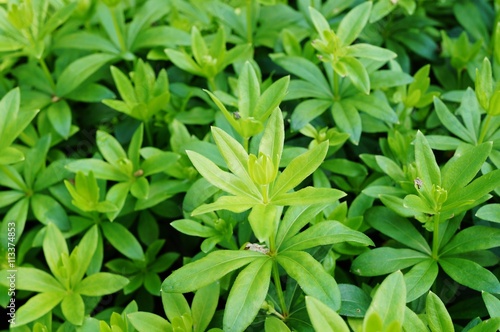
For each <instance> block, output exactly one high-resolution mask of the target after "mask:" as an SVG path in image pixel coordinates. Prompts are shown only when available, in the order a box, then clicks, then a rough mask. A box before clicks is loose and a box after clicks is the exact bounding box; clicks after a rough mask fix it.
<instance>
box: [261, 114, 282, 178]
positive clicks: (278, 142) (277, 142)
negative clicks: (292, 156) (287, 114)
mask: <svg viewBox="0 0 500 332" xmlns="http://www.w3.org/2000/svg"><path fill="white" fill-rule="evenodd" d="M284 144H285V127H284V122H283V114H282V113H281V110H280V109H279V108H276V109H274V112H273V113H272V114H271V116H270V117H269V120H268V122H267V125H266V128H265V129H264V134H263V135H262V138H261V140H260V144H259V152H262V153H263V154H265V155H267V156H269V157H270V158H271V161H272V162H273V165H274V167H275V171H276V173H277V172H278V167H279V164H280V161H281V155H282V154H283V145H284Z"/></svg>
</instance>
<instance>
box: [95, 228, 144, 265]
mask: <svg viewBox="0 0 500 332" xmlns="http://www.w3.org/2000/svg"><path fill="white" fill-rule="evenodd" d="M101 228H102V231H103V233H104V236H105V237H106V239H107V240H108V241H109V242H110V243H111V245H112V246H113V247H115V248H116V249H117V250H118V251H119V252H121V253H122V254H123V255H125V256H127V257H128V258H130V259H135V260H141V259H144V251H143V250H142V247H141V245H140V243H139V241H137V239H136V238H135V236H134V235H133V234H132V233H131V232H130V231H129V230H128V229H127V228H125V226H123V225H122V224H119V223H116V222H114V223H111V222H104V223H102V224H101Z"/></svg>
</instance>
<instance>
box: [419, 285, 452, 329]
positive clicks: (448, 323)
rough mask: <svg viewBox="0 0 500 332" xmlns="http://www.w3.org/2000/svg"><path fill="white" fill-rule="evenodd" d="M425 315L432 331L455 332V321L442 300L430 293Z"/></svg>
mask: <svg viewBox="0 0 500 332" xmlns="http://www.w3.org/2000/svg"><path fill="white" fill-rule="evenodd" d="M425 313H426V316H427V322H428V324H429V327H430V328H431V331H443V332H445V331H454V327H453V321H452V320H451V317H450V314H449V313H448V310H446V307H445V305H444V303H443V301H441V299H440V298H439V297H438V296H437V295H436V294H434V293H433V292H429V294H428V295H427V299H426V301H425Z"/></svg>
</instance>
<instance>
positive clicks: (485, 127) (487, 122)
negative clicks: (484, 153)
mask: <svg viewBox="0 0 500 332" xmlns="http://www.w3.org/2000/svg"><path fill="white" fill-rule="evenodd" d="M491 118H492V116H491V115H489V114H486V118H485V119H484V124H483V128H482V129H481V133H480V134H479V140H478V141H477V144H481V143H483V141H484V138H485V137H486V132H487V131H488V128H489V127H490V122H491Z"/></svg>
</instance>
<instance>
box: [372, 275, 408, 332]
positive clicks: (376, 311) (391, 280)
mask: <svg viewBox="0 0 500 332" xmlns="http://www.w3.org/2000/svg"><path fill="white" fill-rule="evenodd" d="M405 308H406V288H405V282H404V279H403V274H402V273H401V272H400V271H397V272H394V273H392V274H391V275H389V276H388V277H387V278H385V279H384V281H383V282H382V284H380V286H379V287H378V289H377V291H376V292H375V295H374V296H373V300H372V303H371V304H370V307H369V308H368V311H367V312H366V316H365V320H364V322H363V330H364V331H367V328H368V327H370V325H369V321H370V317H372V316H378V317H380V319H381V321H382V324H383V325H382V326H381V329H380V330H381V331H390V330H392V331H398V330H401V327H402V325H403V317H404V313H405ZM389 327H392V329H389ZM395 327H398V328H395Z"/></svg>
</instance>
